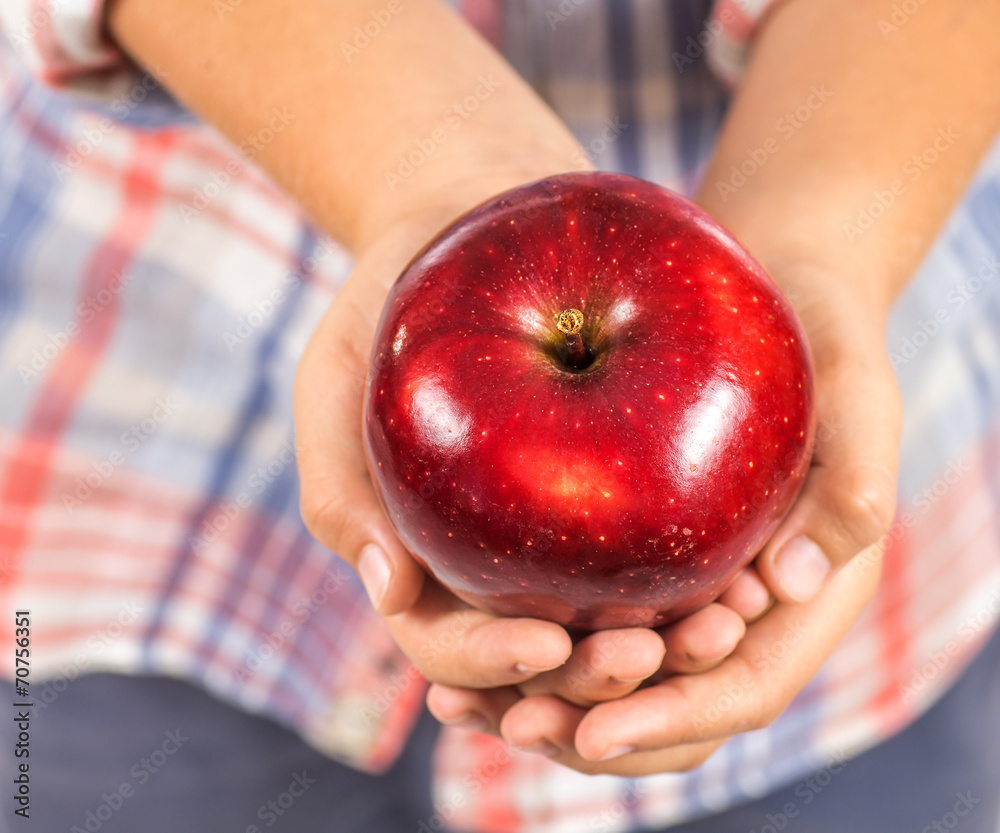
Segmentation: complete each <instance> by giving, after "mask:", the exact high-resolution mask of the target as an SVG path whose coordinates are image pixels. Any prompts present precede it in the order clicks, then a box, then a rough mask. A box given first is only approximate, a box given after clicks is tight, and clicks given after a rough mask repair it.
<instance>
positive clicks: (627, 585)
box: [364, 173, 815, 631]
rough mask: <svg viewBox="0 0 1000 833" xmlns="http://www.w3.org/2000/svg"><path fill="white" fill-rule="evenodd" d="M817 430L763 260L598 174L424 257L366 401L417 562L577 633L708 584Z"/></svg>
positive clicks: (496, 211)
mask: <svg viewBox="0 0 1000 833" xmlns="http://www.w3.org/2000/svg"><path fill="white" fill-rule="evenodd" d="M569 309H575V310H579V311H580V312H582V313H583V326H582V329H581V330H580V333H579V339H580V340H581V341H582V343H583V345H584V347H585V349H586V357H587V358H586V361H592V363H591V364H590V365H589V366H588V367H586V368H585V369H580V368H579V367H573V366H567V363H568V362H569V363H572V361H573V356H574V355H576V356H577V357H578V356H579V343H578V346H577V348H576V349H577V353H576V354H574V353H573V352H572V348H571V345H570V344H569V342H570V340H571V337H570V336H567V335H566V334H564V333H563V332H561V331H560V330H559V329H558V328H557V326H556V323H555V322H556V319H557V317H558V316H559V315H560V313H562V312H563V311H565V310H569ZM814 426H815V418H814V412H813V382H812V365H811V359H810V355H809V348H808V344H807V342H806V338H805V335H804V333H803V331H802V328H801V325H800V324H799V322H798V320H797V318H796V317H795V314H794V312H793V310H792V308H791V306H790V305H789V303H788V301H787V300H786V299H785V298H784V296H783V295H782V294H781V292H780V290H779V289H778V288H777V286H776V285H775V283H774V282H773V281H772V280H771V278H770V277H769V276H768V275H767V274H766V272H765V271H764V269H763V267H762V266H760V264H758V263H757V262H756V261H755V260H754V259H753V258H752V257H751V256H750V255H749V254H748V253H747V251H746V250H745V249H743V248H742V247H741V246H740V245H739V243H737V242H736V241H735V240H734V239H733V238H732V237H731V236H730V235H729V234H728V233H727V232H726V231H725V230H724V229H722V227H721V226H719V224H718V223H717V222H715V221H714V220H713V219H712V218H711V217H710V216H709V215H708V214H706V213H705V212H704V211H703V210H702V209H700V208H699V207H697V206H696V205H694V204H693V203H691V202H689V201H687V200H685V199H684V198H682V197H680V196H678V195H677V194H674V193H672V192H670V191H667V190H665V189H663V188H660V187H658V186H656V185H653V184H651V183H648V182H645V181H643V180H639V179H635V178H632V177H628V176H624V175H619V174H608V173H573V174H563V175H558V176H553V177H549V178H546V179H543V180H539V181H538V182H534V183H531V184H529V185H525V186H522V187H520V188H516V189H514V190H512V191H508V192H506V193H504V194H501V195H499V196H497V197H495V198H493V199H491V200H489V201H488V202H486V203H484V204H482V205H481V206H479V207H478V208H476V209H474V210H472V211H471V212H469V213H468V214H466V215H465V216H463V217H462V218H460V219H459V220H457V221H456V222H455V223H454V224H453V225H452V226H450V227H449V228H448V229H446V230H445V231H444V232H442V233H441V235H440V236H438V237H437V238H436V239H435V240H434V241H433V242H431V243H430V244H429V245H428V246H427V247H426V248H425V249H424V250H423V251H422V252H420V253H419V254H418V255H417V256H416V257H415V258H414V260H413V261H412V262H411V263H410V264H409V265H408V266H407V268H406V269H405V271H404V272H403V274H402V275H401V276H400V277H399V279H398V280H397V282H396V283H395V285H394V286H393V288H392V290H391V292H390V293H389V297H388V300H387V303H386V306H385V308H384V311H383V314H382V318H381V321H380V323H379V326H378V329H377V331H376V334H375V340H374V346H373V360H372V368H371V371H370V373H369V379H368V386H367V389H366V397H365V406H364V436H365V447H366V451H367V455H368V465H369V471H370V474H371V477H372V480H373V482H374V483H375V485H376V491H377V492H378V493H379V496H380V500H381V501H382V505H383V507H384V509H385V511H386V513H387V515H388V517H389V518H390V520H391V522H392V524H393V526H394V527H395V529H396V530H397V532H398V534H399V536H400V539H401V540H402V541H403V543H404V544H405V545H406V547H407V548H408V549H409V550H410V551H411V552H412V553H413V555H414V556H415V557H416V558H417V560H418V561H419V562H420V563H421V564H422V565H423V566H424V567H425V569H426V570H427V571H428V572H429V573H430V574H431V575H432V576H433V577H434V578H435V579H437V580H438V581H439V582H440V583H441V584H443V585H445V586H446V587H447V588H449V589H450V590H451V591H452V592H454V593H455V594H456V595H457V596H459V597H460V598H461V599H463V600H465V601H466V602H468V603H469V604H471V605H473V606H475V607H478V608H481V609H484V610H488V611H492V612H494V613H498V614H504V615H509V616H530V617H534V618H541V619H548V620H551V621H554V622H558V623H559V624H562V625H564V626H566V627H567V628H570V629H575V630H582V631H587V630H598V629H606V628H615V627H625V626H645V627H651V626H656V625H661V624H665V623H667V622H670V621H672V620H674V619H677V618H679V617H680V616H683V615H685V614H687V613H690V612H692V611H694V610H696V609H698V608H700V607H703V606H704V605H706V604H708V603H709V602H711V601H712V600H714V599H715V598H717V597H718V596H719V595H720V594H721V593H722V592H723V591H724V590H725V589H726V587H727V586H728V585H729V584H730V583H731V581H732V580H733V579H734V578H735V576H736V574H737V573H738V572H739V570H740V569H741V568H742V567H744V566H745V565H746V564H747V563H748V562H750V561H751V560H752V559H753V557H754V556H755V555H756V553H757V552H758V551H759V549H760V548H761V546H762V545H763V544H764V543H765V542H766V541H767V539H768V538H769V537H770V536H771V534H772V533H773V532H774V530H775V528H776V527H777V525H778V524H779V522H780V521H781V519H782V518H783V517H784V515H785V514H786V512H787V511H788V509H789V507H790V506H791V504H792V503H793V501H794V499H795V497H796V495H797V494H798V492H799V490H800V488H801V486H802V483H803V480H804V479H805V476H806V472H807V470H808V467H809V463H810V456H811V448H812V439H813V433H814Z"/></svg>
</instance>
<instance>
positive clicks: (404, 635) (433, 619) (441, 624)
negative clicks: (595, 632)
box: [385, 580, 573, 688]
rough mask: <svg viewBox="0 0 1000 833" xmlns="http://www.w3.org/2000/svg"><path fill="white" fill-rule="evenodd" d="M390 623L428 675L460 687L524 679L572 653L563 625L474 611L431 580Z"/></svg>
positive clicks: (404, 647)
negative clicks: (413, 602)
mask: <svg viewBox="0 0 1000 833" xmlns="http://www.w3.org/2000/svg"><path fill="white" fill-rule="evenodd" d="M385 621H386V624H387V625H388V627H389V631H390V633H391V634H392V636H393V638H394V639H395V640H396V642H397V643H398V644H399V646H400V647H401V648H402V649H403V651H404V652H405V653H406V654H407V656H409V657H410V659H411V660H412V661H413V662H414V663H415V664H416V665H417V667H418V668H419V669H420V671H421V673H423V675H424V676H425V677H427V679H429V680H431V681H432V682H436V683H442V684H444V685H449V686H456V687H461V688H493V687H496V686H505V685H514V684H517V683H523V682H525V681H526V680H528V679H529V678H530V677H532V676H534V675H536V674H540V673H543V672H545V671H550V670H552V669H553V668H558V667H559V666H561V665H562V664H563V663H565V662H566V661H567V660H568V659H569V657H570V655H571V654H572V651H573V642H572V640H571V639H570V637H569V634H568V633H566V631H565V630H564V629H563V628H561V627H560V626H559V625H556V624H554V623H553V622H543V621H541V620H540V619H513V618H506V617H497V616H494V615H493V614H490V613H485V612H484V611H481V610H474V609H473V608H470V607H468V606H467V605H465V604H464V603H463V602H460V601H459V600H458V599H456V598H455V597H454V596H453V595H452V594H451V593H449V592H448V591H447V590H445V589H444V588H442V587H441V586H440V585H438V584H436V583H435V582H433V581H431V580H428V581H427V582H426V583H425V584H424V592H423V593H422V594H421V596H420V599H419V600H418V601H417V602H416V603H415V604H414V605H412V606H411V607H410V608H409V609H408V610H406V611H404V612H403V613H398V614H395V615H394V616H387V617H386V619H385Z"/></svg>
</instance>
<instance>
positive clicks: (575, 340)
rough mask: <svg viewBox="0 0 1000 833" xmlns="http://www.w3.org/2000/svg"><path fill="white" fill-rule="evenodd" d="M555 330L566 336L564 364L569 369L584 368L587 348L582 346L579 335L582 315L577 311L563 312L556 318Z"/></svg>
mask: <svg viewBox="0 0 1000 833" xmlns="http://www.w3.org/2000/svg"><path fill="white" fill-rule="evenodd" d="M556 328H557V329H558V330H559V332H561V333H562V334H563V335H564V336H566V351H567V353H566V363H567V364H568V365H569V366H570V367H584V366H585V365H586V364H587V348H586V347H584V346H583V338H582V337H581V335H580V330H582V329H583V313H582V312H580V310H578V309H567V310H563V311H562V312H561V313H559V315H558V316H556Z"/></svg>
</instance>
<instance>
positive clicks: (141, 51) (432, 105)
mask: <svg viewBox="0 0 1000 833" xmlns="http://www.w3.org/2000/svg"><path fill="white" fill-rule="evenodd" d="M392 9H393V10H398V11H395V13H394V11H390V10H389V9H388V6H387V3H386V0H337V2H335V3H328V2H323V1H322V0H296V2H294V3H282V2H279V0H255V2H252V3H250V2H246V3H241V4H239V5H235V6H234V8H233V9H232V10H231V11H229V12H227V13H225V14H222V15H220V13H219V12H218V11H217V10H216V8H215V7H214V5H213V4H212V3H209V2H205V0H176V1H175V2H172V3H168V4H166V5H164V4H161V3H154V2H152V0H115V2H114V5H113V6H112V8H111V11H110V16H109V26H110V29H111V32H112V33H113V35H114V37H115V38H116V39H117V40H118V41H119V43H121V44H122V46H123V47H124V48H125V49H126V50H127V51H128V52H129V53H130V54H131V55H132V56H133V57H134V58H135V59H136V60H137V61H138V62H139V63H140V64H143V65H144V66H146V67H157V68H159V72H160V74H161V76H162V78H161V80H162V81H163V83H164V84H165V86H166V87H167V88H168V89H170V90H171V92H173V93H174V94H175V95H176V96H177V97H178V98H179V99H180V100H181V101H183V102H184V103H186V104H187V105H188V106H190V107H191V108H192V109H193V110H194V111H195V112H197V113H199V114H200V115H201V116H202V117H203V118H205V119H206V121H208V122H210V123H211V124H213V125H215V126H216V127H217V128H218V129H220V130H221V131H222V132H223V133H224V134H225V135H226V136H228V137H229V138H230V139H231V140H233V142H234V143H236V144H240V143H241V142H243V141H244V140H245V139H246V138H247V137H248V136H255V135H257V134H258V132H259V131H260V130H261V128H262V127H264V126H266V125H267V124H268V122H269V120H270V119H271V118H272V114H273V112H274V111H275V110H278V111H279V112H284V113H285V114H286V120H287V122H288V123H287V126H285V128H284V129H283V130H282V131H281V132H280V133H275V135H274V139H273V140H272V141H270V142H269V143H267V144H262V145H259V151H258V152H257V153H256V155H255V161H257V162H258V163H259V164H260V165H261V166H262V167H263V168H264V169H265V170H266V171H268V173H269V174H270V175H271V176H272V177H273V178H274V179H275V180H276V181H277V182H278V184H279V185H281V186H282V187H283V188H284V189H285V190H286V191H287V192H288V193H289V194H291V195H292V196H293V197H294V198H295V199H296V200H297V201H298V202H299V203H300V204H301V205H302V206H303V207H304V208H305V209H306V211H307V212H309V213H310V214H311V215H312V216H313V218H314V219H315V220H316V221H317V222H318V223H319V224H320V225H321V226H322V227H323V228H324V229H325V230H326V231H328V232H330V233H331V234H334V235H335V236H337V237H338V238H340V239H341V240H343V241H344V242H345V243H347V245H349V246H350V247H351V248H353V249H354V250H355V251H358V250H360V249H362V248H364V246H365V245H366V244H367V243H368V242H370V241H371V240H373V239H374V238H375V237H376V236H377V235H378V233H379V232H380V230H381V229H382V228H383V227H384V226H385V225H386V224H387V223H391V222H393V221H394V220H396V219H398V218H400V217H404V216H407V215H408V214H410V213H413V212H414V211H415V210H418V209H419V210H424V209H425V208H427V203H428V200H430V201H432V202H433V201H434V200H435V199H437V200H443V201H447V202H448V203H449V206H448V207H449V208H450V207H451V206H460V205H463V204H466V203H467V205H466V207H471V205H473V204H475V203H476V202H479V201H481V200H482V199H485V198H486V197H488V196H490V195H492V194H493V193H496V192H497V191H500V190H503V189H505V188H507V187H510V186H512V185H514V184H518V183H519V182H524V181H527V180H530V179H533V178H536V177H539V176H543V175H546V174H549V173H555V172H557V171H564V170H567V169H569V168H571V167H573V166H574V165H573V162H574V160H579V158H580V157H579V156H578V155H577V154H578V153H579V147H578V145H577V144H576V143H575V141H574V140H573V138H572V137H571V136H570V134H569V133H568V131H567V130H566V129H565V128H564V127H563V126H562V124H561V122H560V121H559V120H558V119H557V118H556V116H555V115H554V114H553V113H552V112H551V110H549V109H548V107H546V106H545V105H544V104H543V103H542V102H541V100H540V99H539V98H538V97H537V96H536V95H535V94H534V93H533V92H532V91H531V89H530V88H529V87H528V86H527V85H526V84H525V83H524V81H523V80H521V79H520V78H519V77H518V76H517V74H516V73H515V72H514V71H513V70H512V69H511V68H510V67H509V66H508V65H507V64H506V62H504V61H503V59H502V58H501V57H500V56H498V55H497V54H496V53H495V52H494V51H493V50H492V49H491V48H490V47H489V46H488V45H487V44H486V43H484V42H483V41H482V40H481V39H480V38H479V37H478V36H477V35H476V34H475V33H474V32H473V31H472V30H471V29H469V28H468V27H467V26H466V25H465V24H464V23H463V22H462V21H461V20H460V19H458V18H457V17H455V15H454V14H453V13H452V12H451V11H450V10H448V9H447V8H446V7H444V6H443V5H442V4H441V3H439V2H437V0H395V2H394V3H393V4H392ZM373 11H379V12H381V19H382V20H383V21H386V20H388V22H386V23H385V24H384V25H382V26H381V29H380V31H379V32H378V33H377V34H376V35H375V36H374V37H373V38H371V39H370V42H369V44H368V45H367V46H365V47H364V48H363V49H361V50H360V51H359V50H357V48H348V49H344V48H343V45H344V44H346V45H347V46H348V47H353V44H354V38H355V31H354V30H355V27H357V26H361V27H364V26H365V24H366V23H371V22H372V20H373V18H372V17H371V13H372V12H373ZM386 15H388V16H389V17H388V18H386ZM477 96H478V97H477ZM470 97H471V99H470ZM467 100H468V102H467V104H466V101H467ZM288 117H290V118H288ZM421 145H423V148H422V149H421ZM411 154H412V160H414V161H415V162H416V164H414V161H411V160H410V159H409V157H410V156H411ZM401 159H402V160H403V161H402V164H401ZM422 159H423V161H421V160H422Z"/></svg>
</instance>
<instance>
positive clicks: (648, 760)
mask: <svg viewBox="0 0 1000 833" xmlns="http://www.w3.org/2000/svg"><path fill="white" fill-rule="evenodd" d="M586 714H587V712H586V710H584V709H581V708H579V707H578V706H573V705H571V704H569V703H566V702H565V701H563V700H561V699H560V698H558V697H549V696H540V697H526V698H524V699H523V700H519V701H517V702H516V703H514V704H513V705H512V706H511V707H510V708H509V709H508V710H507V712H506V713H505V714H504V715H503V718H502V719H501V721H500V736H501V737H502V738H503V739H504V740H506V741H507V743H509V744H510V745H511V746H513V747H515V748H517V749H521V750H523V751H526V752H533V753H535V754H539V755H545V756H546V757H549V758H552V759H553V760H555V761H557V762H558V763H560V764H562V765H563V766H567V767H570V768H572V769H575V770H577V771H579V772H583V773H586V774H588V775H599V774H609V775H621V776H627V777H641V776H643V775H651V774H653V773H659V772H685V771H688V770H691V769H694V768H695V767H698V766H700V765H701V764H703V763H704V762H705V761H706V760H707V759H708V758H709V756H710V755H711V754H712V753H713V752H714V751H715V750H716V749H718V747H719V746H720V745H721V743H722V741H718V740H715V741H707V742H703V743H697V744H686V745H681V746H674V747H672V748H670V749H656V750H652V751H642V752H626V751H623V750H617V749H613V750H609V752H608V757H607V758H606V759H605V760H603V761H590V760H587V759H585V758H583V757H581V756H580V754H579V752H578V751H577V750H576V749H575V748H574V746H573V743H574V739H575V737H576V731H577V729H578V726H579V724H580V722H581V720H582V719H583V717H584V716H585V715H586Z"/></svg>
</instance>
